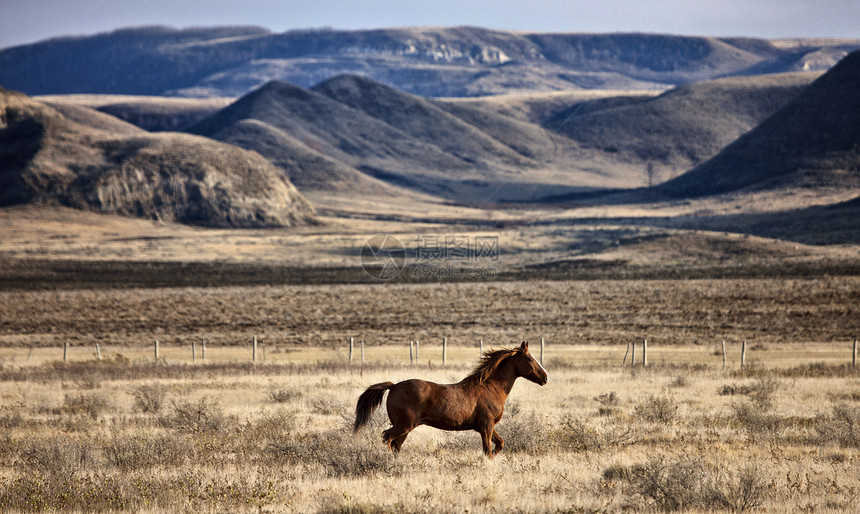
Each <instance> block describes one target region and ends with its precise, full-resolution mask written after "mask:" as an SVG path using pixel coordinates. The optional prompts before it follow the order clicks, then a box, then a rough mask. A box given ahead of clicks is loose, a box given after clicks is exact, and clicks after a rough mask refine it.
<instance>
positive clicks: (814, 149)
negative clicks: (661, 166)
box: [659, 52, 860, 197]
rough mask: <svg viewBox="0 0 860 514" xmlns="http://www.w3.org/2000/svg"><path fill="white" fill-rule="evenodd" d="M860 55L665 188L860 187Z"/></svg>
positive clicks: (685, 193) (683, 193)
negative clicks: (859, 87)
mask: <svg viewBox="0 0 860 514" xmlns="http://www.w3.org/2000/svg"><path fill="white" fill-rule="evenodd" d="M857 84H860V52H854V53H852V54H850V55H849V56H847V57H845V58H844V59H842V60H841V61H840V62H839V63H838V64H837V65H836V66H834V67H833V68H832V69H831V70H830V71H828V72H827V73H825V74H824V75H822V76H821V77H820V78H818V79H817V80H816V81H815V82H813V83H812V84H811V85H810V86H809V87H807V88H806V89H804V90H803V91H802V92H801V94H800V95H799V96H798V97H797V98H795V99H794V100H792V101H791V102H789V103H788V104H787V105H785V106H783V107H782V108H781V109H779V110H778V111H777V112H776V113H774V114H773V115H772V116H771V117H769V118H768V119H766V120H765V121H763V122H762V123H761V124H760V125H758V126H757V127H756V128H755V129H753V130H751V131H750V132H748V133H747V134H745V135H743V136H742V137H740V138H739V139H738V140H737V141H735V142H733V143H732V144H730V145H728V146H727V147H726V148H725V149H724V150H722V151H721V152H720V153H719V154H717V155H716V156H715V157H713V158H712V159H710V160H709V161H707V162H705V163H703V164H702V165H700V166H698V167H696V168H694V169H692V170H690V171H689V172H687V173H685V174H684V175H681V176H680V177H678V178H676V179H674V180H671V181H669V182H667V183H665V184H663V185H662V186H660V187H659V191H660V192H662V193H665V194H668V195H672V196H674V197H695V196H704V195H710V194H716V193H725V192H730V191H738V190H741V189H744V190H749V189H779V188H786V187H805V188H816V187H860V96H858V95H857Z"/></svg>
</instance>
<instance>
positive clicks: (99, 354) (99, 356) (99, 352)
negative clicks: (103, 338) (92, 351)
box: [96, 343, 102, 360]
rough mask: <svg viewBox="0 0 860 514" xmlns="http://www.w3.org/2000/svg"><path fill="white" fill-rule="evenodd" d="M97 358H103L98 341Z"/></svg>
mask: <svg viewBox="0 0 860 514" xmlns="http://www.w3.org/2000/svg"><path fill="white" fill-rule="evenodd" d="M96 359H98V360H102V351H101V348H99V344H98V343H96Z"/></svg>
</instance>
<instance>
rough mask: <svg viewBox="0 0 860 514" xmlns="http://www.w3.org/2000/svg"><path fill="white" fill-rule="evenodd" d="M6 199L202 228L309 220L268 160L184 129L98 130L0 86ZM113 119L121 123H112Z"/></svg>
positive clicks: (0, 197)
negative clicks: (155, 131)
mask: <svg viewBox="0 0 860 514" xmlns="http://www.w3.org/2000/svg"><path fill="white" fill-rule="evenodd" d="M0 112H2V113H3V116H2V121H3V124H2V126H0V205H11V204H19V203H30V202H40V203H49V204H61V205H67V206H71V207H77V208H81V209H90V210H95V211H99V212H104V213H113V214H121V215H127V216H137V217H144V218H153V219H160V220H165V221H178V222H182V223H191V224H196V225H205V226H231V227H257V226H291V225H294V224H301V223H307V222H309V221H312V219H313V210H312V208H311V207H310V205H309V204H308V203H307V201H306V200H305V199H304V198H303V197H302V196H301V195H300V194H299V193H298V191H296V189H295V187H294V186H293V185H292V184H291V183H289V181H287V180H286V179H285V178H284V177H283V175H282V174H281V173H280V172H279V171H278V170H277V169H276V168H275V167H274V166H272V165H271V163H269V162H268V161H266V160H265V159H264V158H263V157H261V156H260V155H258V154H255V153H251V152H247V151H244V150H241V149H238V148H236V147H233V146H229V145H224V144H221V143H218V142H215V141H211V140H208V139H204V138H200V137H195V136H191V135H187V134H175V133H167V134H159V135H155V134H149V133H146V132H143V131H140V130H138V129H133V128H132V129H128V130H127V131H126V132H125V133H123V132H122V131H117V130H112V131H106V130H101V128H107V127H106V126H102V127H100V128H92V125H98V124H99V123H97V122H94V121H93V120H96V121H98V122H103V121H104V120H103V119H102V117H101V116H103V115H101V116H98V115H96V116H92V117H91V118H86V117H85V116H84V115H85V114H86V113H82V112H81V111H75V112H73V113H72V114H73V115H74V117H75V118H77V119H78V121H85V122H89V123H88V124H89V125H91V126H89V127H88V126H84V125H82V124H80V123H76V122H75V121H71V120H69V119H67V118H66V117H64V116H63V115H62V114H61V113H60V112H59V111H57V110H54V109H52V108H50V107H48V106H47V105H45V104H42V103H39V102H36V101H34V100H32V99H30V98H28V97H26V96H24V95H22V94H20V93H13V92H8V91H3V90H0ZM114 123H115V124H120V123H121V122H119V121H118V120H114Z"/></svg>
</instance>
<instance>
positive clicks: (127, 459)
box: [104, 434, 195, 472]
mask: <svg viewBox="0 0 860 514" xmlns="http://www.w3.org/2000/svg"><path fill="white" fill-rule="evenodd" d="M194 449H195V448H194V444H192V442H191V441H188V440H186V439H185V438H184V437H182V436H177V435H171V434H158V435H154V436H153V435H140V434H134V435H131V434H125V435H115V436H114V437H112V438H111V439H110V440H109V441H108V442H107V444H105V446H104V455H105V458H106V459H107V461H108V462H109V463H110V464H112V465H114V466H116V467H117V468H119V469H120V470H122V471H125V472H128V471H133V470H140V469H150V468H154V467H156V466H165V467H168V466H179V465H181V464H184V463H185V461H186V460H187V459H193V458H194Z"/></svg>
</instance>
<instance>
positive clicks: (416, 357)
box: [415, 339, 420, 361]
mask: <svg viewBox="0 0 860 514" xmlns="http://www.w3.org/2000/svg"><path fill="white" fill-rule="evenodd" d="M419 359H420V357H419V356H418V340H417V339H416V340H415V360H416V361H417V360H419Z"/></svg>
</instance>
